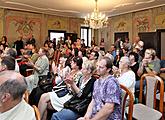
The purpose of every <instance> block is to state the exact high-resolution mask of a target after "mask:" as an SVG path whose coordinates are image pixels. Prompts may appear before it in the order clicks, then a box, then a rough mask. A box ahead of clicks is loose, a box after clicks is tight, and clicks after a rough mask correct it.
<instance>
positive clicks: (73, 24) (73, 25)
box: [69, 19, 80, 33]
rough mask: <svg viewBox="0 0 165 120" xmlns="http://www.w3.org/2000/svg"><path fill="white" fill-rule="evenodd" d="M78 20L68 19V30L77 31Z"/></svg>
mask: <svg viewBox="0 0 165 120" xmlns="http://www.w3.org/2000/svg"><path fill="white" fill-rule="evenodd" d="M78 29H80V28H79V22H78V19H70V20H69V31H70V32H73V33H78Z"/></svg>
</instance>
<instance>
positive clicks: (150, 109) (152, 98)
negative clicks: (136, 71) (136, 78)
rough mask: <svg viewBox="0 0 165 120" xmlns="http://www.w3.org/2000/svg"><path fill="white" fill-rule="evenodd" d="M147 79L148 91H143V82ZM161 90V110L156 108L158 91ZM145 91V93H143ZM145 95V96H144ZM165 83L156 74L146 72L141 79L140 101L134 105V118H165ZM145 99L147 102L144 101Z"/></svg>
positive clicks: (144, 119)
mask: <svg viewBox="0 0 165 120" xmlns="http://www.w3.org/2000/svg"><path fill="white" fill-rule="evenodd" d="M144 81H146V93H145V92H143V83H144ZM158 83H159V92H160V101H159V110H156V107H157V106H156V92H157V91H158ZM143 93H145V95H143ZM144 96H145V98H143V97H144ZM163 98H164V83H163V81H162V79H161V78H160V77H158V76H156V75H154V74H144V75H143V76H142V77H141V79H140V94H139V103H138V104H134V106H133V118H135V119H139V120H148V119H149V120H158V119H161V118H162V119H163V117H162V114H163ZM143 101H145V104H142V102H143Z"/></svg>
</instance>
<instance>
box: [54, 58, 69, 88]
mask: <svg viewBox="0 0 165 120" xmlns="http://www.w3.org/2000/svg"><path fill="white" fill-rule="evenodd" d="M66 60H67V58H65V57H63V56H60V59H59V64H58V66H57V65H55V62H54V61H53V63H52V71H53V73H54V75H55V76H56V77H55V80H54V81H53V86H55V85H57V84H59V83H60V82H62V77H63V78H65V77H66V76H67V74H68V73H70V71H71V69H70V67H69V66H68V65H66V64H65V62H66Z"/></svg>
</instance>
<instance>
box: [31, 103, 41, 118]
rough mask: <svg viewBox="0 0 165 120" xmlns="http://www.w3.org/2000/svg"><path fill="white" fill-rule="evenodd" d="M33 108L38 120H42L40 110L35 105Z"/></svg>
mask: <svg viewBox="0 0 165 120" xmlns="http://www.w3.org/2000/svg"><path fill="white" fill-rule="evenodd" d="M32 107H33V109H34V112H35V116H36V120H41V116H40V112H39V109H38V108H37V107H36V106H35V105H32Z"/></svg>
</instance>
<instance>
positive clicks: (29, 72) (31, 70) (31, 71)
mask: <svg viewBox="0 0 165 120" xmlns="http://www.w3.org/2000/svg"><path fill="white" fill-rule="evenodd" d="M31 74H33V69H26V76H25V77H27V76H29V75H31Z"/></svg>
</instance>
